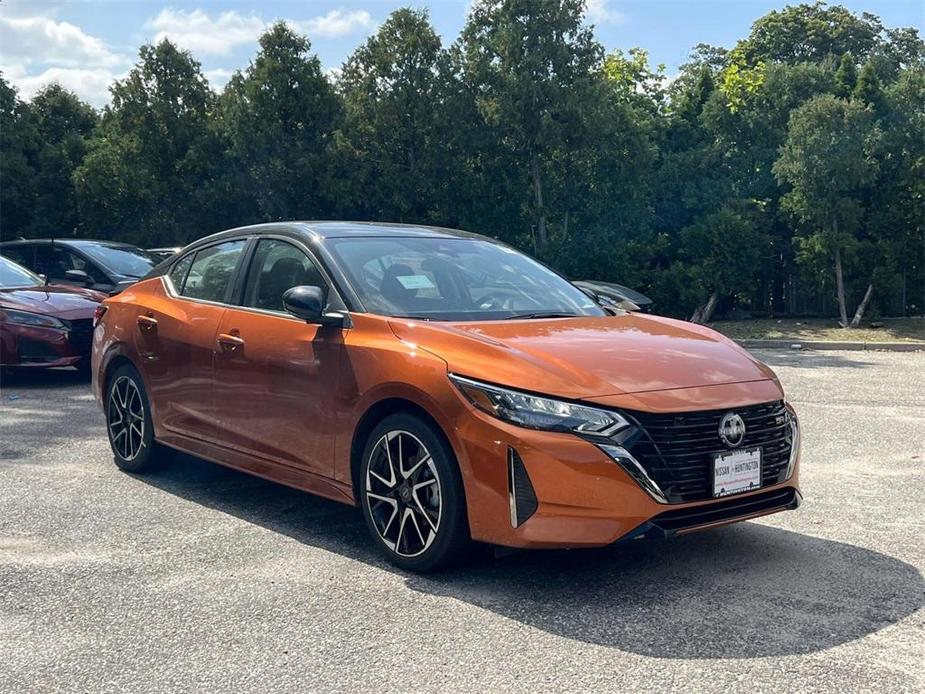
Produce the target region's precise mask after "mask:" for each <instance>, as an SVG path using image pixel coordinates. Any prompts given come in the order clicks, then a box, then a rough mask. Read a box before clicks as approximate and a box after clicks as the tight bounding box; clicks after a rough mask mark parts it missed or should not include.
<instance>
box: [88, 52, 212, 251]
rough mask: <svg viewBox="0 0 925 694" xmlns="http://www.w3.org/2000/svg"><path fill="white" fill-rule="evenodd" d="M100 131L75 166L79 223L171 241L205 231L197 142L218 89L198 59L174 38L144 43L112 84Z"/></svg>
mask: <svg viewBox="0 0 925 694" xmlns="http://www.w3.org/2000/svg"><path fill="white" fill-rule="evenodd" d="M111 91H112V105H111V106H110V107H108V108H107V109H105V111H104V112H103V118H102V121H101V123H100V126H99V129H98V132H97V135H96V138H95V139H94V140H93V141H92V142H91V144H90V148H89V151H88V153H87V155H86V157H85V159H84V161H83V163H82V164H81V165H80V166H79V167H78V168H77V170H76V171H75V172H74V176H73V179H74V185H75V189H76V195H77V206H78V210H79V214H80V219H81V226H80V231H81V232H82V233H84V234H86V235H90V236H100V237H102V238H119V239H125V240H129V241H135V242H139V243H147V242H157V243H158V244H162V245H170V244H172V243H175V242H177V241H179V240H182V239H187V238H190V237H193V236H197V235H200V234H199V233H198V232H199V229H201V226H200V225H201V223H202V222H201V220H202V219H203V218H204V216H205V215H203V212H207V211H205V210H202V209H200V208H199V207H198V206H197V205H196V204H195V203H196V196H195V194H194V192H195V191H196V189H197V187H199V185H200V184H201V182H202V179H203V178H205V177H206V173H205V171H203V168H202V163H203V162H202V161H201V160H200V159H199V157H198V149H199V148H200V147H202V146H203V144H204V140H205V139H206V138H207V137H208V127H209V125H208V123H209V121H208V119H209V117H210V115H211V113H212V110H213V108H214V102H215V96H214V94H213V93H212V91H211V90H210V89H209V86H208V84H207V82H206V79H205V77H203V75H202V72H201V70H200V67H199V63H198V62H196V61H195V60H193V58H192V56H190V54H189V53H188V52H186V51H182V50H180V49H178V48H177V47H176V46H175V45H173V44H172V43H170V42H169V41H168V40H166V39H165V40H164V41H162V42H161V43H159V44H157V45H156V46H151V45H146V46H142V47H141V50H140V51H139V62H138V64H137V65H136V66H135V67H134V68H132V70H131V71H130V72H129V74H128V76H127V77H126V78H125V79H123V80H119V81H117V82H116V83H115V84H114V85H113V86H112V88H111Z"/></svg>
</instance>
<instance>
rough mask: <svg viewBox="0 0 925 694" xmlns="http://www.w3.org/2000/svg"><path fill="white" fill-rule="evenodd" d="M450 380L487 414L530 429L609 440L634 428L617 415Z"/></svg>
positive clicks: (470, 381) (454, 377) (478, 383)
mask: <svg viewBox="0 0 925 694" xmlns="http://www.w3.org/2000/svg"><path fill="white" fill-rule="evenodd" d="M450 380H451V381H453V383H454V384H455V385H456V387H457V388H459V390H460V391H461V392H462V393H463V395H465V396H466V398H467V399H468V400H469V402H471V403H472V404H473V405H475V406H476V407H477V408H479V409H480V410H482V411H483V412H487V413H488V414H490V415H492V416H493V417H497V418H498V419H502V420H504V421H505V422H510V423H511V424H517V425H518V426H522V427H527V428H529V429H542V430H544V431H567V432H572V433H574V434H591V435H598V436H606V435H609V434H612V433H613V432H615V431H618V430H620V429H622V428H624V427H627V426H629V425H630V424H629V422H627V421H626V419H624V418H623V417H621V416H620V415H619V414H617V413H616V412H609V411H607V410H599V409H597V408H596V407H588V406H586V405H576V404H575V403H571V402H564V401H562V400H553V399H552V398H543V397H540V396H538V395H530V394H529V393H522V392H520V391H517V390H511V389H510V388H502V387H500V386H495V385H490V384H488V383H482V382H481V381H475V380H473V379H471V378H465V377H463V376H457V375H456V374H450Z"/></svg>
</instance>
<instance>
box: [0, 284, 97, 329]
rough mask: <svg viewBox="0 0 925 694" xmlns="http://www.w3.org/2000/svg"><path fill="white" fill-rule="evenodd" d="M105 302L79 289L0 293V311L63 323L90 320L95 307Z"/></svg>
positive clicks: (10, 290) (63, 288)
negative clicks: (26, 313) (43, 316)
mask: <svg viewBox="0 0 925 694" xmlns="http://www.w3.org/2000/svg"><path fill="white" fill-rule="evenodd" d="M105 298H106V295H105V294H100V293H99V292H95V291H93V290H91V289H82V288H80V287H63V286H60V285H49V286H47V287H21V288H18V289H0V307H2V308H10V309H21V310H23V311H31V312H32V313H42V314H46V315H49V316H55V317H57V318H65V319H75V320H76V319H81V318H91V317H92V316H93V312H94V311H95V310H96V306H97V304H99V303H100V302H101V301H102V300H103V299H105Z"/></svg>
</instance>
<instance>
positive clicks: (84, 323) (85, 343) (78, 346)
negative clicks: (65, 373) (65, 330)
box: [69, 318, 93, 355]
mask: <svg viewBox="0 0 925 694" xmlns="http://www.w3.org/2000/svg"><path fill="white" fill-rule="evenodd" d="M69 323H70V335H69V340H70V342H71V346H72V347H73V348H74V351H75V352H77V353H78V354H83V355H88V354H90V346H91V343H92V342H93V320H92V319H90V318H82V319H80V320H72V321H69Z"/></svg>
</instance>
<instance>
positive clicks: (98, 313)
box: [93, 304, 109, 328]
mask: <svg viewBox="0 0 925 694" xmlns="http://www.w3.org/2000/svg"><path fill="white" fill-rule="evenodd" d="M108 310H109V307H108V306H103V304H100V305H99V306H97V307H96V310H95V311H94V312H93V327H94V328H95V327H96V326H98V325H99V324H100V321H101V320H103V316H105V315H106V311H108Z"/></svg>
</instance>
